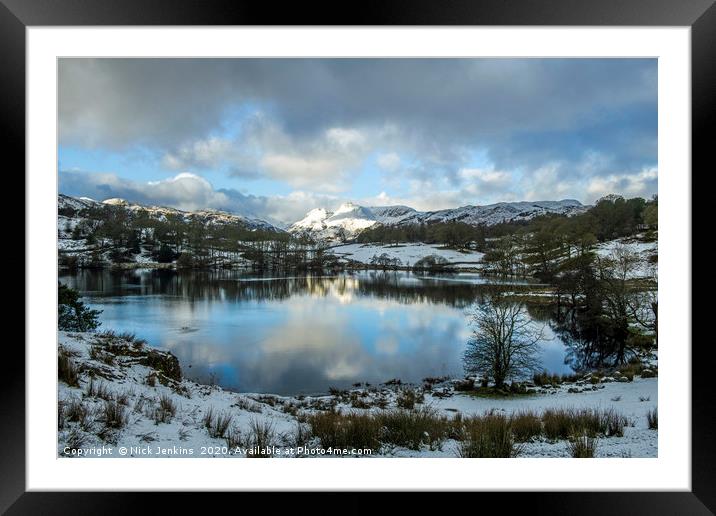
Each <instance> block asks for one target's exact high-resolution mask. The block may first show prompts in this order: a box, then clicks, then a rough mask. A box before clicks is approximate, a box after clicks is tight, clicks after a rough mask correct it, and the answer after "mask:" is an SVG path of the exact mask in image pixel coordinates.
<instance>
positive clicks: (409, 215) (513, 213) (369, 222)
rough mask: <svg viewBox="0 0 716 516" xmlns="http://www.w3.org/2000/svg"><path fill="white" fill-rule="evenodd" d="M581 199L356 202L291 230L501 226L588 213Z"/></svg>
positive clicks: (322, 234)
mask: <svg viewBox="0 0 716 516" xmlns="http://www.w3.org/2000/svg"><path fill="white" fill-rule="evenodd" d="M586 209H587V206H584V205H583V204H582V203H580V202H579V201H577V200H574V199H565V200H561V201H536V202H527V201H523V202H500V203H497V204H489V205H485V206H462V207H460V208H452V209H447V210H439V211H425V212H421V211H417V210H415V209H413V208H410V207H408V206H373V207H364V206H359V205H357V204H353V203H345V204H342V205H341V206H340V207H339V208H338V209H337V210H336V211H335V212H332V211H329V210H326V209H325V208H315V209H313V210H311V211H309V212H308V213H307V214H306V216H305V217H304V218H303V219H301V220H299V221H298V222H295V223H294V224H292V225H291V227H290V228H289V231H290V232H292V233H304V232H308V233H311V234H312V235H313V236H317V237H319V238H325V239H336V238H339V237H341V236H343V237H345V238H352V237H354V236H356V235H357V234H358V233H360V232H361V231H362V230H364V229H365V228H368V227H370V226H373V225H374V224H384V225H390V226H393V225H405V224H420V223H434V222H452V221H455V222H463V223H466V224H471V225H480V224H484V225H488V226H492V225H494V224H499V223H501V222H510V221H520V220H529V219H531V218H533V217H536V216H539V215H546V214H550V213H553V214H560V215H567V216H570V215H575V214H577V213H582V212H584V211H586Z"/></svg>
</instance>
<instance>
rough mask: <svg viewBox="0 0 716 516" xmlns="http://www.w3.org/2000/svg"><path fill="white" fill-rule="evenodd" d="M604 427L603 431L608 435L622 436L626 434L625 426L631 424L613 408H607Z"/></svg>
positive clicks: (604, 415)
mask: <svg viewBox="0 0 716 516" xmlns="http://www.w3.org/2000/svg"><path fill="white" fill-rule="evenodd" d="M602 418H603V420H604V422H603V425H604V429H603V431H602V433H603V434H604V435H606V436H616V437H622V436H623V435H624V427H625V426H627V425H628V424H629V420H628V419H627V418H626V417H624V416H622V415H620V414H617V413H616V412H615V411H613V410H607V411H605V412H604V413H603V415H602Z"/></svg>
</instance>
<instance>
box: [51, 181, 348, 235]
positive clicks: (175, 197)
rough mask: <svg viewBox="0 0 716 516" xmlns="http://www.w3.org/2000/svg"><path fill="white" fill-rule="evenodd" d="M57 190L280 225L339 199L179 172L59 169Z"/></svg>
mask: <svg viewBox="0 0 716 516" xmlns="http://www.w3.org/2000/svg"><path fill="white" fill-rule="evenodd" d="M59 178H60V191H61V192H62V193H65V194H67V195H74V196H84V197H90V198H92V199H96V200H99V201H103V200H105V199H109V198H113V197H120V198H122V199H126V200H128V201H130V202H136V203H142V204H149V205H159V206H170V207H173V208H177V209H180V210H187V211H192V210H199V209H207V208H209V209H216V210H224V211H229V212H233V213H238V214H241V215H245V216H250V217H257V218H260V219H263V220H267V221H269V222H271V223H273V224H276V225H279V226H286V225H288V224H291V223H293V222H295V221H297V220H299V219H301V218H303V216H304V215H305V214H306V213H307V212H308V211H309V210H311V209H313V208H315V207H316V206H326V207H329V208H335V207H337V206H339V205H340V204H341V202H342V200H341V199H340V198H337V197H332V196H319V195H315V194H312V193H308V192H302V191H294V192H291V193H290V194H288V195H276V196H256V195H245V194H242V193H241V192H239V191H237V190H234V189H215V188H214V187H213V186H212V185H211V183H209V181H207V180H206V179H204V178H202V177H200V176H197V175H195V174H191V173H186V172H183V173H180V174H177V175H175V176H173V177H169V178H166V179H163V180H160V181H148V182H141V181H131V180H127V179H122V178H120V177H118V176H117V175H116V174H112V173H87V172H78V171H60V176H59Z"/></svg>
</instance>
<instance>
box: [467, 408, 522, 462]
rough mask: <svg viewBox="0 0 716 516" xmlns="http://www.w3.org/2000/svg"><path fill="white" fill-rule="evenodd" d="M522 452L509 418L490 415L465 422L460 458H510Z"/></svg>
mask: <svg viewBox="0 0 716 516" xmlns="http://www.w3.org/2000/svg"><path fill="white" fill-rule="evenodd" d="M520 452H521V448H520V447H518V446H515V441H514V437H513V435H512V430H511V428H510V421H509V419H508V418H507V417H505V416H503V415H495V414H490V415H485V416H482V417H474V418H470V419H467V420H465V421H464V435H463V436H462V439H461V442H460V444H459V445H458V449H457V454H458V456H459V457H463V458H510V457H517V456H518V455H519V454H520Z"/></svg>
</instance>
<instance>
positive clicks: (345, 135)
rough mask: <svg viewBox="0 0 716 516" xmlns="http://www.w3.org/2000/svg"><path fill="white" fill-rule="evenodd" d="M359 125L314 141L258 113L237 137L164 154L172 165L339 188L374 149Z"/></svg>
mask: <svg viewBox="0 0 716 516" xmlns="http://www.w3.org/2000/svg"><path fill="white" fill-rule="evenodd" d="M367 139H368V137H367V136H366V135H365V134H364V133H363V132H362V131H361V130H359V129H356V128H347V127H330V128H328V129H326V130H325V131H323V132H322V133H321V134H319V135H316V136H315V137H313V138H311V139H298V138H295V137H292V136H291V135H289V134H287V133H286V132H285V131H284V130H283V128H282V127H280V125H279V124H278V123H277V122H276V121H274V120H271V119H269V117H268V116H266V115H265V114H263V113H260V112H257V113H255V114H254V115H253V116H251V117H250V118H249V119H248V120H247V121H246V122H245V123H244V125H243V126H242V127H241V130H240V133H239V135H238V136H236V137H235V138H218V137H209V138H207V139H201V140H196V141H193V142H190V143H188V144H185V145H183V146H181V147H180V148H179V149H178V150H176V151H174V152H168V153H167V154H165V155H164V157H163V163H164V164H165V165H166V166H168V167H169V168H172V169H175V170H176V169H195V170H211V169H213V170H216V169H223V170H225V171H226V172H228V173H229V174H230V175H233V176H237V177H244V178H247V177H248V178H255V177H259V176H261V177H268V178H270V179H274V180H279V181H283V182H285V183H287V184H289V185H290V186H292V187H295V188H311V189H313V190H315V191H323V192H339V191H342V190H345V189H347V188H349V186H350V182H349V181H348V180H347V175H348V174H349V173H350V172H351V171H354V170H356V169H357V168H359V167H360V166H361V165H362V163H363V162H364V160H365V159H366V157H367V155H368V151H369V147H368V145H367Z"/></svg>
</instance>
